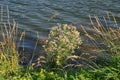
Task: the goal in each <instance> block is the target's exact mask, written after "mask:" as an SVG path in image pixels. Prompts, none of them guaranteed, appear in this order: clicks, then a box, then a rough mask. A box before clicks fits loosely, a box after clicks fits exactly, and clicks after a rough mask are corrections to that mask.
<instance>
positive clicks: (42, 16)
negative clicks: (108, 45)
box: [0, 0, 120, 53]
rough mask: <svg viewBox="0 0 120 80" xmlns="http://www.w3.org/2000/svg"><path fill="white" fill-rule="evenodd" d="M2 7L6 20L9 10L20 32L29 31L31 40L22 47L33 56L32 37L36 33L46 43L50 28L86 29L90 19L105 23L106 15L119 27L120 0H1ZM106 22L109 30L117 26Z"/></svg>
mask: <svg viewBox="0 0 120 80" xmlns="http://www.w3.org/2000/svg"><path fill="white" fill-rule="evenodd" d="M0 5H2V6H3V13H4V14H3V18H6V17H5V16H7V15H8V14H5V13H6V12H7V7H6V6H8V8H9V14H10V19H13V18H14V19H16V20H17V22H18V26H19V28H21V29H23V30H26V31H27V37H28V38H27V39H25V40H24V43H23V42H22V43H20V45H19V47H20V48H21V49H22V48H23V45H24V47H25V48H26V50H27V51H29V50H30V51H29V52H31V53H32V52H33V49H34V46H35V42H34V39H33V38H35V37H36V34H33V33H36V32H37V33H38V34H39V36H40V38H41V39H46V38H47V35H48V33H49V30H50V28H51V27H52V26H54V25H56V24H57V23H66V24H73V25H75V26H76V27H77V28H80V25H83V26H84V27H86V28H87V27H88V25H89V24H90V19H89V15H91V18H92V19H93V20H94V16H98V17H99V18H101V21H103V18H102V17H103V16H105V17H106V12H108V13H109V14H110V17H111V16H115V17H116V19H117V21H118V23H120V0H0ZM0 21H1V22H2V20H1V19H0ZM107 22H108V23H109V24H110V26H112V25H114V22H113V19H111V22H109V20H108V21H107ZM103 24H104V21H103ZM88 30H90V29H89V28H88ZM38 48H39V47H38ZM39 49H40V48H39ZM31 50H32V51H31ZM38 52H40V51H38Z"/></svg>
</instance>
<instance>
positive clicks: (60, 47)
mask: <svg viewBox="0 0 120 80" xmlns="http://www.w3.org/2000/svg"><path fill="white" fill-rule="evenodd" d="M81 42H82V41H81V39H80V37H79V32H78V31H77V30H76V27H75V26H72V25H67V24H58V25H57V26H54V27H52V29H51V31H50V34H49V38H48V40H47V41H46V45H45V51H46V53H47V55H48V57H47V62H48V64H49V65H50V64H51V63H52V64H53V66H54V65H59V66H61V65H62V64H63V62H65V61H66V59H67V57H68V56H70V54H72V53H73V52H74V49H75V48H77V47H78V45H80V44H81ZM53 66H51V67H53Z"/></svg>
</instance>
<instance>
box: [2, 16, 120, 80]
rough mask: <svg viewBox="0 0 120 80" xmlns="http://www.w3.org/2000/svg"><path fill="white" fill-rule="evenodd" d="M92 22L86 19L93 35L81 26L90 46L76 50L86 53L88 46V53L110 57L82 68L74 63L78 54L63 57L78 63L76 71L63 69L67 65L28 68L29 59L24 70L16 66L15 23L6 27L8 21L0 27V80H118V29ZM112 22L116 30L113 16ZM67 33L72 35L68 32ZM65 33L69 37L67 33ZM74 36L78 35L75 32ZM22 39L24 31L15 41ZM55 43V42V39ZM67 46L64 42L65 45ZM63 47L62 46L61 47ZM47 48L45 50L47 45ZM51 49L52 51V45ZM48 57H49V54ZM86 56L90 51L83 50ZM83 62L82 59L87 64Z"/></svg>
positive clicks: (77, 58)
mask: <svg viewBox="0 0 120 80" xmlns="http://www.w3.org/2000/svg"><path fill="white" fill-rule="evenodd" d="M95 19H96V20H95V21H96V22H93V21H92V19H91V18H90V21H91V24H92V26H91V27H92V29H93V30H94V32H95V33H94V34H92V35H91V33H89V32H88V31H87V30H85V28H84V27H83V26H82V30H83V32H84V35H85V36H86V37H87V38H88V39H89V40H90V41H91V42H92V43H90V44H92V46H89V47H88V46H87V45H86V46H82V48H80V50H81V51H83V52H85V51H86V50H89V49H88V48H91V47H92V48H91V49H92V51H93V52H96V54H97V52H100V53H103V54H109V55H110V56H112V57H108V58H110V59H109V60H107V59H104V61H102V60H99V63H96V62H93V61H92V60H91V63H90V64H87V65H85V66H82V67H81V65H82V64H80V63H78V61H77V60H79V59H81V58H82V56H81V55H72V54H71V55H70V56H68V57H65V58H66V59H72V60H75V62H77V63H78V64H77V65H80V66H77V65H76V64H75V65H76V66H77V68H75V67H74V68H73V67H67V68H66V66H68V65H67V64H66V66H62V67H49V66H50V64H47V65H44V66H43V67H37V68H34V67H33V66H32V60H30V63H29V65H28V66H27V68H26V67H24V66H22V65H20V64H19V53H18V47H17V45H19V42H18V41H16V37H18V27H17V23H16V21H14V22H13V26H11V25H12V24H10V23H9V21H8V23H7V24H5V23H2V24H0V31H1V36H0V40H1V41H0V80H119V79H120V55H119V54H120V48H119V47H120V46H119V45H120V42H119V36H120V30H119V29H115V28H112V27H105V26H103V24H102V23H101V21H100V20H99V18H98V17H95ZM113 19H114V21H115V25H116V26H117V28H118V25H117V21H116V19H115V17H113ZM1 20H2V19H1ZM105 22H106V21H105ZM94 23H97V24H94ZM106 25H107V23H106ZM62 31H63V30H62ZM70 31H71V32H72V30H71V29H70ZM66 32H67V31H66ZM75 32H76V29H75ZM63 33H64V32H63ZM68 34H69V35H70V33H68ZM77 34H79V33H78V32H77ZM60 35H61V34H57V36H60ZM24 36H25V32H22V33H21V35H20V36H19V41H21V40H22V39H24ZM72 36H74V35H72ZM78 36H79V35H77V38H78ZM51 37H52V36H51ZM67 37H68V36H67ZM77 38H76V39H77ZM51 39H54V38H51ZM66 39H67V38H66ZM70 40H71V39H70ZM38 41H39V40H38ZM38 41H37V42H36V44H35V45H37V43H38ZM53 41H55V40H53ZM75 41H76V40H73V41H71V42H70V43H72V42H75ZM80 42H81V41H80ZM83 42H84V41H83ZM56 43H57V40H56ZM63 43H65V42H63ZM70 43H69V42H67V44H68V45H69V44H70ZM75 44H76V43H75ZM80 44H81V43H80ZM83 44H84V43H83ZM76 45H78V44H76ZM60 46H61V45H60ZM72 46H75V45H72ZM93 46H94V50H93ZM36 47H37V46H35V49H36ZM63 47H64V45H63V46H62V47H61V48H63ZM68 47H69V46H68ZM68 47H66V49H68ZM80 47H81V45H80ZM87 47H88V48H87ZM47 48H48V49H49V47H48V46H47ZM50 48H51V47H50ZM53 48H55V46H54V47H53ZM35 49H34V50H35ZM56 49H57V48H56ZM73 49H75V48H73ZM73 49H72V50H73ZM97 50H99V51H97ZM57 51H58V53H57V54H60V55H62V52H61V53H59V51H60V50H57ZM65 51H66V50H65ZM48 52H49V51H48ZM53 52H54V51H53ZM63 52H64V51H63ZM68 52H69V51H68ZM68 52H67V51H66V54H69V53H68ZM34 53H35V51H33V57H34ZM50 54H52V52H51V53H50ZM87 54H90V51H87ZM116 55H117V56H116ZM49 56H52V55H49ZM96 56H97V55H96ZM103 56H104V55H103ZM33 57H32V59H33ZM62 57H64V55H62ZM87 59H88V58H87ZM87 59H85V60H86V61H87ZM46 60H48V59H46ZM89 60H90V59H88V61H89ZM61 64H62V62H61Z"/></svg>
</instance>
